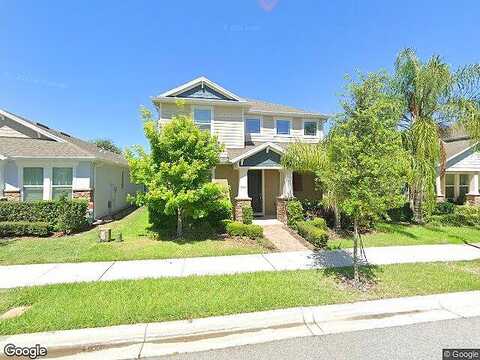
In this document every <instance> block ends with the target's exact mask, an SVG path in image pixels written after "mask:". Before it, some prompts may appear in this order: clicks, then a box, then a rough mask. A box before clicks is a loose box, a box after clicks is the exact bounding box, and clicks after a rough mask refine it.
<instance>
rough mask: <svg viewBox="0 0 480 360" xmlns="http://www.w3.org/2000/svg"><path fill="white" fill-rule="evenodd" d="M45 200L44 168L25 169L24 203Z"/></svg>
mask: <svg viewBox="0 0 480 360" xmlns="http://www.w3.org/2000/svg"><path fill="white" fill-rule="evenodd" d="M37 200H43V168H41V167H26V168H23V201H37Z"/></svg>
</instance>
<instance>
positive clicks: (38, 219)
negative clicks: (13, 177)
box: [0, 199, 88, 233]
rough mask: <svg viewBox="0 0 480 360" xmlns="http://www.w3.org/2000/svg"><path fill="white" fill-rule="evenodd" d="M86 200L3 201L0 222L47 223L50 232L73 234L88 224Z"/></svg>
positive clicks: (0, 206)
mask: <svg viewBox="0 0 480 360" xmlns="http://www.w3.org/2000/svg"><path fill="white" fill-rule="evenodd" d="M87 209H88V204H87V202H86V201H85V200H67V199H60V200H57V201H32V202H17V201H1V202H0V222H29V223H47V224H48V229H49V230H50V231H62V232H65V233H71V232H73V231H77V230H80V229H82V228H83V227H84V226H85V225H86V223H87V218H86V214H87Z"/></svg>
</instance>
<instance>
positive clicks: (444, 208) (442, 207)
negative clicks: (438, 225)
mask: <svg viewBox="0 0 480 360" xmlns="http://www.w3.org/2000/svg"><path fill="white" fill-rule="evenodd" d="M454 211H455V204H454V203H451V202H450V201H444V202H439V203H437V204H436V205H435V208H434V209H433V215H443V214H453V212H454Z"/></svg>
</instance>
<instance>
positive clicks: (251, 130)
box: [245, 118, 261, 135]
mask: <svg viewBox="0 0 480 360" xmlns="http://www.w3.org/2000/svg"><path fill="white" fill-rule="evenodd" d="M260 123H261V121H260V119H256V118H248V119H245V133H246V134H247V135H248V134H260V128H261V125H260Z"/></svg>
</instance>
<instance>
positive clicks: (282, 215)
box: [277, 169, 294, 224]
mask: <svg viewBox="0 0 480 360" xmlns="http://www.w3.org/2000/svg"><path fill="white" fill-rule="evenodd" d="M280 186H281V195H280V196H279V197H278V198H277V220H278V221H281V222H282V223H284V224H286V223H287V222H288V213H287V203H288V201H289V200H291V199H293V197H294V196H293V172H292V170H288V169H282V170H280Z"/></svg>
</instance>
